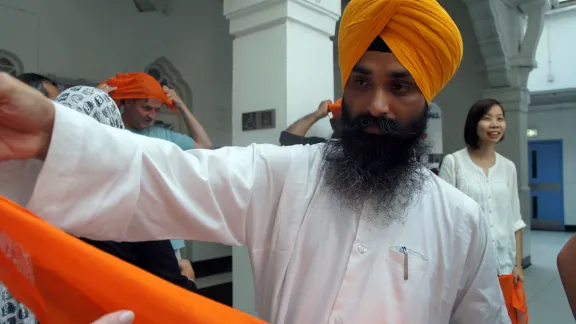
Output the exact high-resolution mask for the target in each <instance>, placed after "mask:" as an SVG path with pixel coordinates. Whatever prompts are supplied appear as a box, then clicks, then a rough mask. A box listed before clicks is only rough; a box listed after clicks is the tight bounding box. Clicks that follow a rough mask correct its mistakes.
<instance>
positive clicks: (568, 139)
mask: <svg viewBox="0 0 576 324" xmlns="http://www.w3.org/2000/svg"><path fill="white" fill-rule="evenodd" d="M531 108H532V107H531ZM534 110H536V109H532V111H530V113H529V114H528V127H529V128H536V129H538V136H535V137H531V138H529V140H552V139H554V140H557V139H561V140H562V150H563V161H562V162H563V170H564V179H563V180H564V222H565V224H566V225H576V199H574V197H576V168H575V167H574V166H575V165H576V137H575V136H574V122H575V121H576V102H575V103H573V104H572V107H569V105H568V106H566V107H564V108H561V109H555V108H553V107H552V108H551V109H550V108H549V109H545V110H536V111H534Z"/></svg>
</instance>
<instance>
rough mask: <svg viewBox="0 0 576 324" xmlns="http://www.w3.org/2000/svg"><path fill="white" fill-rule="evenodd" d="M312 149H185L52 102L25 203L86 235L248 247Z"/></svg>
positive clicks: (267, 225)
mask: <svg viewBox="0 0 576 324" xmlns="http://www.w3.org/2000/svg"><path fill="white" fill-rule="evenodd" d="M310 152H311V151H310V147H303V146H298V147H294V148H291V147H288V148H281V147H278V146H274V145H252V146H249V147H228V148H223V149H219V150H191V151H187V152H184V151H182V150H181V149H180V148H178V147H177V146H176V145H174V144H172V143H169V142H167V141H163V140H158V139H153V138H146V137H144V136H139V135H135V134H132V133H131V132H129V131H126V130H121V129H116V128H113V127H110V126H106V125H103V124H100V123H98V122H96V121H95V120H94V119H91V118H89V117H86V116H85V115H82V114H80V113H77V112H75V111H73V110H71V109H68V108H66V107H63V106H59V105H58V104H57V105H56V120H55V124H54V131H53V135H52V140H51V144H50V149H49V151H48V156H47V158H46V161H45V163H44V166H43V168H42V170H41V172H40V176H39V178H38V181H37V183H36V186H35V189H34V193H33V196H32V198H31V200H30V202H29V204H28V206H27V207H28V209H29V210H31V211H32V212H33V213H35V214H37V215H38V216H40V217H42V218H44V219H46V220H47V221H48V222H50V223H51V224H53V225H55V226H57V227H59V228H61V229H63V230H64V231H67V232H69V233H70V234H72V235H75V236H79V237H86V238H90V239H96V240H115V241H144V240H160V239H190V240H202V241H209V242H219V243H223V244H228V245H249V246H252V244H251V243H254V242H253V241H254V240H264V239H265V236H266V235H267V234H268V233H269V232H271V228H273V227H274V224H273V222H274V216H275V206H277V204H278V201H279V199H280V196H281V194H282V189H283V186H284V180H285V179H286V176H287V173H288V170H289V168H290V167H293V168H295V167H298V168H299V169H300V170H308V169H309V165H307V164H306V162H308V161H310V160H311V159H309V158H308V157H310V155H307V154H312V153H310ZM293 159H298V161H299V162H298V163H293ZM302 173H306V172H300V174H302ZM300 180H302V179H300ZM303 181H304V183H305V179H304V180H303ZM254 233H256V234H254ZM253 234H254V235H253ZM260 242H261V241H260Z"/></svg>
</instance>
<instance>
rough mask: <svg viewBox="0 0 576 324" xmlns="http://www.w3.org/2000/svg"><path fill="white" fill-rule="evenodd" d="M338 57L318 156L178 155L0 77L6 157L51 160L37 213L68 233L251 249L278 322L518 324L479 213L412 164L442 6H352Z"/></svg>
mask: <svg viewBox="0 0 576 324" xmlns="http://www.w3.org/2000/svg"><path fill="white" fill-rule="evenodd" d="M338 52H339V59H340V68H341V73H342V84H343V97H342V105H341V109H342V110H341V113H342V115H341V119H342V133H341V138H339V139H332V140H329V141H327V142H326V143H325V144H318V145H293V146H286V147H280V146H276V145H266V144H253V145H251V146H249V147H225V148H222V149H218V150H191V151H186V152H184V151H182V150H181V149H179V148H178V147H177V146H175V145H166V144H164V143H161V142H160V141H158V140H155V139H140V138H137V136H134V135H133V134H130V133H128V132H121V131H118V130H115V129H112V128H110V127H104V126H100V125H97V123H95V122H94V121H92V120H90V119H88V118H85V117H83V116H80V115H78V114H72V113H71V112H70V111H68V110H66V109H64V108H62V107H61V106H59V105H53V104H50V103H49V102H48V103H47V102H45V101H42V100H46V99H44V98H36V97H35V98H34V100H32V98H28V99H27V100H24V99H23V98H20V97H19V94H20V92H18V91H16V90H15V88H17V86H16V85H14V83H13V82H12V81H11V80H10V79H9V78H8V77H4V78H3V79H2V78H0V116H9V117H8V118H1V119H0V134H2V137H0V159H19V158H25V157H29V156H39V157H41V158H44V157H45V164H44V167H43V170H42V172H41V175H40V178H39V179H38V181H37V183H36V187H35V190H34V195H33V197H32V199H31V201H30V203H29V205H28V208H29V209H30V210H31V211H32V212H34V213H36V214H37V215H39V216H40V217H43V218H44V219H46V220H47V221H49V222H50V223H52V224H55V225H57V226H59V227H61V228H64V229H65V230H67V231H69V232H70V233H73V234H74V235H82V236H85V237H90V238H94V239H124V240H148V239H165V238H173V237H182V238H186V239H192V240H203V241H212V242H219V243H223V244H227V245H244V246H247V249H248V251H249V254H250V261H251V264H252V269H253V272H254V283H255V292H256V312H257V313H258V315H259V317H261V318H262V319H264V320H266V321H269V322H272V323H277V324H284V323H304V324H305V323H314V324H317V323H455V324H459V323H461V324H464V323H465V324H468V323H510V319H509V317H508V314H507V310H506V306H505V304H504V299H503V297H502V292H501V290H500V285H499V282H498V277H497V268H496V258H495V253H494V251H493V246H492V244H491V238H490V235H489V231H488V225H487V222H486V219H485V218H484V217H483V216H482V211H481V209H480V207H479V206H478V204H477V203H476V202H474V201H473V200H472V199H471V198H469V197H467V196H466V195H465V194H463V193H462V192H460V191H459V190H457V189H455V188H454V187H452V186H451V185H449V184H448V183H446V182H445V181H443V180H441V179H440V178H438V177H437V176H435V175H434V174H432V173H431V172H430V171H429V170H428V169H427V168H426V166H425V165H423V163H422V162H420V160H421V159H420V158H419V157H420V156H421V155H422V154H426V145H424V144H423V143H424V140H423V134H424V131H425V129H426V124H427V121H428V114H429V113H428V108H427V106H428V104H429V103H430V102H431V101H432V99H433V98H434V97H435V96H436V95H437V94H438V93H439V92H440V91H441V90H442V89H443V88H444V87H445V86H446V84H447V83H448V82H449V81H450V79H451V78H452V76H453V75H454V74H455V73H456V71H457V70H458V67H459V65H460V62H461V59H462V55H463V48H462V38H461V36H460V33H459V31H458V28H457V27H456V24H455V23H454V21H453V20H452V19H451V18H450V16H449V15H448V13H447V12H446V11H445V10H444V9H443V8H442V6H441V5H440V4H439V3H438V2H437V1H435V0H352V1H351V2H350V3H349V4H348V6H347V7H346V9H345V10H344V14H343V16H342V20H341V22H340V31H339V34H338ZM12 103H15V104H12ZM37 110H45V111H47V112H48V113H44V114H36V113H31V112H33V111H37ZM31 115H33V116H36V115H42V116H55V117H47V118H45V119H34V118H30V117H29V116H31ZM95 138H98V142H99V143H107V144H106V147H107V148H108V149H109V150H110V151H111V154H102V152H101V150H100V149H99V148H98V147H93V144H94V143H95V142H96V140H95ZM2 143H4V144H5V146H2V145H1V144H2ZM78 166H82V168H81V169H82V170H89V171H90V172H85V171H80V170H79V168H78ZM61 179H65V181H62V180H61ZM94 183H96V184H94ZM86 184H91V185H90V186H87V185H86ZM99 188H105V189H99ZM85 210H89V211H90V213H82V212H81V211H85ZM86 224H90V226H86ZM111 225H114V226H111ZM135 316H136V320H138V313H136V314H135ZM110 323H114V322H110Z"/></svg>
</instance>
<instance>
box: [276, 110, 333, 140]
mask: <svg viewBox="0 0 576 324" xmlns="http://www.w3.org/2000/svg"><path fill="white" fill-rule="evenodd" d="M341 102H342V99H338V100H336V102H334V103H332V101H330V100H324V101H322V102H321V103H320V105H319V106H318V109H316V111H314V112H313V113H310V114H308V115H306V116H304V117H302V118H300V119H298V120H297V121H295V122H294V123H292V125H290V126H288V128H286V130H284V131H282V133H280V145H282V146H288V145H298V144H302V145H306V144H308V145H314V144H319V143H325V142H326V139H325V138H322V137H316V136H310V137H306V133H308V131H309V130H310V128H311V127H312V126H313V125H314V124H315V123H316V122H317V121H319V120H320V119H322V118H324V117H326V116H328V115H329V114H332V117H331V118H330V125H331V126H332V130H333V131H334V134H333V135H332V137H334V138H338V137H339V134H340V127H339V125H340V123H339V121H340V115H341V104H340V103H341Z"/></svg>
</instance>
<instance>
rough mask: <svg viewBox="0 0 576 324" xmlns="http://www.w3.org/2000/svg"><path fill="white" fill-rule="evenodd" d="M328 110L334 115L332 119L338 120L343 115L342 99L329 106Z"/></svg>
mask: <svg viewBox="0 0 576 324" xmlns="http://www.w3.org/2000/svg"><path fill="white" fill-rule="evenodd" d="M328 110H330V112H331V113H332V118H334V119H338V118H340V116H341V115H342V98H340V99H338V100H336V101H334V103H331V104H329V105H328Z"/></svg>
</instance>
